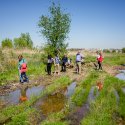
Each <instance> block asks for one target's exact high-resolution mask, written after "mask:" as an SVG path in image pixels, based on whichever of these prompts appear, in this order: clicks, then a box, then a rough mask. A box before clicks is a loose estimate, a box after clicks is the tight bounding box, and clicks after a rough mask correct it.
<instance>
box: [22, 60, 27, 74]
mask: <svg viewBox="0 0 125 125" xmlns="http://www.w3.org/2000/svg"><path fill="white" fill-rule="evenodd" d="M26 71H27V64H26V63H25V62H24V60H23V63H22V65H21V73H22V72H26Z"/></svg>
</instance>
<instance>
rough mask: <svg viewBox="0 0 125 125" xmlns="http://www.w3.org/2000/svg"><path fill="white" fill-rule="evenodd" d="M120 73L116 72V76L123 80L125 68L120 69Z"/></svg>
mask: <svg viewBox="0 0 125 125" xmlns="http://www.w3.org/2000/svg"><path fill="white" fill-rule="evenodd" d="M120 72H121V73H119V74H117V75H116V77H117V78H119V79H121V80H125V70H120Z"/></svg>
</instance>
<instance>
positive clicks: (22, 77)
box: [20, 72, 29, 83]
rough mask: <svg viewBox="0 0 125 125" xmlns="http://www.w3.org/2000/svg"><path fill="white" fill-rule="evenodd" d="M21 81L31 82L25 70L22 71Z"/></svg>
mask: <svg viewBox="0 0 125 125" xmlns="http://www.w3.org/2000/svg"><path fill="white" fill-rule="evenodd" d="M20 82H21V83H23V82H29V79H28V77H27V75H26V73H25V72H22V73H21V74H20Z"/></svg>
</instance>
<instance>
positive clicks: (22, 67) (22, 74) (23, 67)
mask: <svg viewBox="0 0 125 125" xmlns="http://www.w3.org/2000/svg"><path fill="white" fill-rule="evenodd" d="M96 53H97V63H94V65H95V67H96V69H97V70H102V61H103V56H102V53H101V52H99V51H97V52H96ZM18 59H19V63H18V70H19V78H20V83H24V82H29V79H28V77H27V75H26V72H27V62H26V60H25V59H24V58H23V56H22V55H19V56H18ZM83 59H84V56H83V55H82V54H81V53H80V51H78V53H77V54H76V72H77V73H78V74H81V64H82V62H83ZM52 64H54V74H57V75H59V74H60V71H61V72H66V67H67V65H71V59H68V57H67V55H64V56H63V57H62V59H60V58H59V56H58V55H57V54H56V55H55V57H54V58H52V56H51V55H48V57H47V68H46V69H47V74H48V75H51V68H52ZM60 65H61V70H60Z"/></svg>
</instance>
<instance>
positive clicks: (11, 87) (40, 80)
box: [0, 63, 125, 96]
mask: <svg viewBox="0 0 125 125" xmlns="http://www.w3.org/2000/svg"><path fill="white" fill-rule="evenodd" d="M88 67H89V68H88ZM93 68H94V66H93V64H91V63H89V64H85V65H83V66H82V73H81V74H76V71H75V68H71V69H68V68H67V71H66V72H60V75H54V74H52V75H50V76H49V75H40V76H38V77H37V78H36V79H33V80H29V83H28V84H21V83H19V82H13V83H10V84H7V85H5V86H0V96H2V95H5V94H7V93H10V92H12V91H15V90H17V89H21V88H22V87H24V86H28V88H30V87H33V86H38V85H42V86H47V85H49V84H51V83H52V81H53V80H54V79H56V78H59V77H61V76H63V75H67V76H69V77H70V79H71V80H72V81H76V82H77V83H78V82H80V81H81V80H83V79H84V77H85V76H86V75H87V73H88V72H89V71H90V70H92V69H93ZM122 69H125V66H109V65H104V66H103V70H104V71H105V72H107V73H109V74H110V75H112V76H115V75H116V74H118V73H119V70H122Z"/></svg>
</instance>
